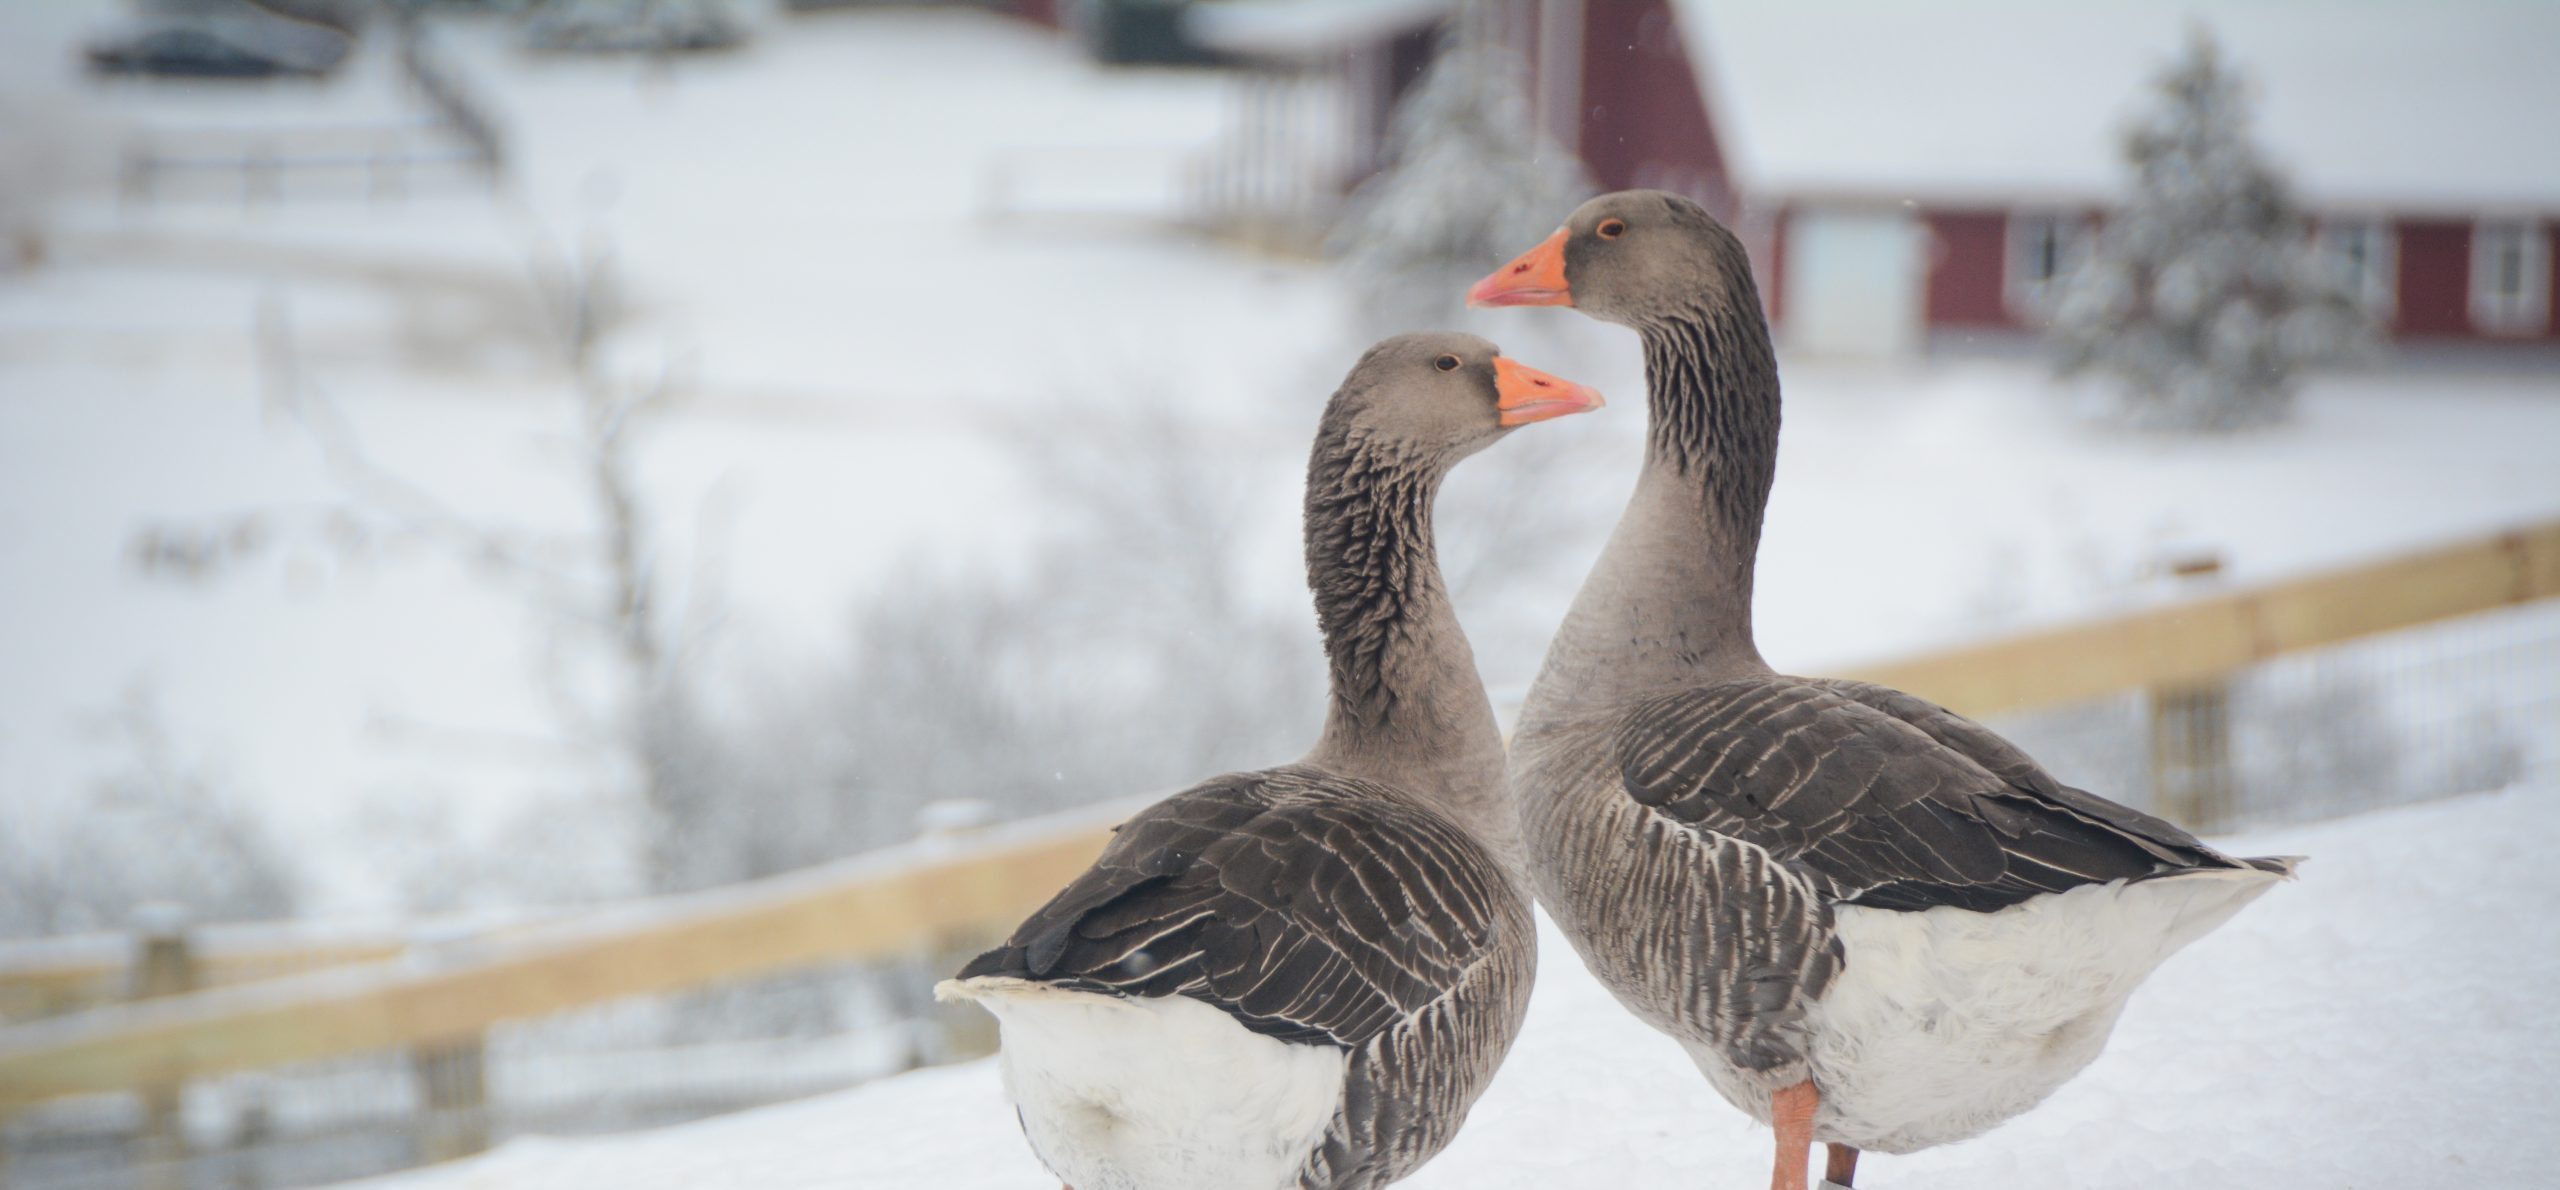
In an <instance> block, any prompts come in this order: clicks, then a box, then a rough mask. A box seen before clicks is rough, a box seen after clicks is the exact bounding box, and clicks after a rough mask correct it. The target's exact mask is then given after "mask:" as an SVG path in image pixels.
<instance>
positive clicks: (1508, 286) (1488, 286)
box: [1467, 227, 1573, 306]
mask: <svg viewBox="0 0 2560 1190" xmlns="http://www.w3.org/2000/svg"><path fill="white" fill-rule="evenodd" d="M1564 238H1565V230H1564V229H1563V228H1561V227H1559V228H1557V229H1556V234H1554V235H1551V236H1548V237H1547V238H1546V240H1545V241H1544V242H1542V243H1540V244H1539V245H1538V246H1537V247H1535V248H1531V249H1529V250H1528V251H1526V252H1523V253H1521V254H1520V256H1519V258H1518V259H1515V260H1513V261H1512V262H1511V263H1509V264H1506V265H1504V266H1502V267H1501V268H1498V269H1495V270H1494V271H1493V275H1492V276H1490V277H1487V278H1485V279H1484V280H1482V281H1478V282H1476V287H1475V288H1473V289H1470V290H1468V291H1467V304H1468V305H1470V306H1570V305H1572V304H1573V286H1571V285H1569V284H1566V282H1565V279H1564Z"/></svg>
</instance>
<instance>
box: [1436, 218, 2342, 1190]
mask: <svg viewBox="0 0 2560 1190" xmlns="http://www.w3.org/2000/svg"><path fill="white" fill-rule="evenodd" d="M1469 299H1470V301H1471V302H1472V303H1474V304H1479V305H1559V306H1573V307H1576V308H1578V309H1580V310H1582V311H1583V312H1584V313H1586V314H1589V315H1591V316H1592V317H1595V318H1601V319H1605V320H1608V321H1611V322H1616V323H1620V324H1623V325H1626V326H1628V327H1631V328H1633V329H1634V330H1635V331H1636V332H1637V333H1638V334H1639V336H1641V338H1642V340H1643V345H1644V355H1645V376H1646V388H1647V400H1648V403H1649V407H1650V408H1649V418H1650V429H1649V432H1648V435H1647V444H1646V452H1645V460H1644V467H1643V471H1642V472H1641V474H1640V476H1639V478H1638V480H1637V483H1636V491H1635V495H1634V497H1633V499H1632V500H1631V502H1630V503H1629V505H1628V508H1627V511H1626V513H1625V515H1624V517H1623V518H1622V519H1621V520H1620V522H1619V524H1618V527H1617V530H1616V532H1615V533H1614V534H1613V535H1612V536H1611V537H1610V539H1609V543H1608V546H1607V548H1606V549H1605V550H1604V551H1603V552H1602V554H1601V556H1600V559H1599V561H1598V562H1597V563H1596V564H1595V565H1594V567H1593V569H1592V572H1591V575H1590V577H1589V578H1588V579H1587V580H1586V581H1585V583H1584V584H1583V587H1582V591H1581V594H1580V595H1579V596H1578V597H1577V598H1576V599H1575V601H1574V604H1573V609H1572V611H1571V612H1570V613H1569V615H1568V616H1567V617H1566V619H1565V622H1564V624H1563V625H1562V627H1561V628H1560V629H1559V630H1558V632H1557V635H1556V638H1555V641H1554V643H1553V644H1552V645H1551V646H1550V647H1549V649H1548V653H1547V659H1546V663H1545V665H1544V667H1543V668H1542V670H1541V671H1540V673H1539V675H1538V678H1537V680H1536V681H1535V683H1534V684H1532V686H1531V687H1530V690H1529V695H1528V699H1527V702H1526V705H1525V706H1524V707H1523V709H1522V711H1521V717H1520V722H1519V726H1518V729H1517V731H1516V732H1515V734H1514V736H1513V741H1512V749H1511V781H1512V786H1513V790H1514V796H1515V797H1517V798H1518V799H1519V807H1520V815H1521V827H1522V832H1523V834H1524V836H1525V838H1526V842H1527V845H1528V847H1529V857H1530V870H1531V873H1532V876H1533V879H1534V881H1535V884H1536V888H1537V892H1538V896H1539V899H1540V901H1541V902H1542V903H1543V904H1545V905H1546V907H1547V910H1548V912H1549V913H1550V914H1551V915H1553V917H1554V918H1555V920H1556V923H1557V924H1558V925H1559V926H1561V927H1562V928H1563V931H1564V933H1565V935H1566V937H1568V938H1570V939H1571V940H1572V942H1573V945H1574V947H1575V949H1576V950H1578V951H1579V952H1580V953H1581V955H1582V958H1583V961H1584V962H1585V963H1586V964H1587V965H1588V966H1589V967H1590V968H1591V970H1592V972H1593V974H1594V975H1596V976H1597V977H1598V978H1599V979H1600V980H1601V982H1602V983H1604V984H1605V985H1607V986H1608V988H1609V989H1610V991H1611V992H1612V993H1613V994H1615V995H1616V996H1617V998H1618V999H1619V1001H1620V1002H1621V1003H1622V1004H1624V1005H1625V1006H1626V1007H1627V1008H1628V1009H1630V1010H1631V1011H1633V1012H1634V1013H1635V1014H1636V1015H1637V1016H1638V1017H1640V1018H1642V1019H1643V1020H1644V1021H1645V1022H1646V1023H1648V1024H1650V1025H1652V1026H1653V1027H1655V1028H1657V1029H1660V1030H1662V1031H1663V1032H1665V1033H1668V1034H1670V1035H1671V1036H1672V1037H1673V1038H1674V1039H1676V1040H1677V1041H1678V1042H1679V1043H1680V1044H1681V1046H1682V1047H1683V1048H1685V1049H1686V1050H1687V1051H1688V1052H1689V1054H1690V1056H1691V1058H1692V1059H1693V1060H1694V1061H1695V1062H1696V1063H1697V1065H1698V1067H1699V1069H1700V1070H1701V1071H1702V1072H1704V1073H1705V1075H1706V1076H1707V1079H1708V1081H1709V1082H1710V1083H1712V1084H1713V1085H1714V1086H1715V1088H1716V1090H1717V1091H1718V1092H1719V1093H1721V1094H1722V1095H1723V1096H1724V1097H1725V1099H1726V1100H1728V1101H1730V1102H1731V1103H1733V1104H1734V1105H1735V1106H1736V1107H1739V1108H1741V1109H1742V1110H1743V1111H1745V1112H1747V1113H1749V1114H1750V1115H1752V1116H1753V1117H1754V1118H1756V1119H1758V1120H1759V1121H1761V1122H1762V1123H1766V1124H1771V1125H1773V1126H1774V1127H1775V1128H1776V1131H1777V1155H1776V1165H1775V1169H1774V1171H1773V1174H1772V1177H1771V1185H1772V1186H1775V1187H1780V1188H1782V1190H1801V1188H1802V1187H1804V1185H1805V1184H1806V1178H1807V1171H1806V1166H1807V1163H1808V1161H1809V1158H1810V1150H1811V1146H1812V1143H1813V1141H1815V1140H1817V1139H1819V1140H1822V1141H1824V1142H1827V1143H1828V1145H1829V1149H1830V1151H1829V1159H1828V1162H1827V1168H1826V1173H1827V1176H1828V1179H1829V1181H1830V1182H1831V1183H1833V1184H1837V1185H1840V1186H1847V1185H1849V1184H1850V1182H1851V1180H1852V1178H1853V1176H1854V1174H1855V1172H1856V1166H1857V1158H1858V1153H1859V1151H1860V1150H1863V1149H1872V1150H1877V1151H1880V1152H1886V1153H1906V1152H1911V1151H1914V1150H1917V1149H1922V1148H1926V1147H1929V1146H1932V1145H1938V1144H1945V1143H1947V1142H1950V1141H1955V1140H1960V1139H1963V1138H1965V1137H1969V1136H1973V1135H1977V1134H1979V1133H1981V1132H1983V1131H1984V1130H1986V1129H1988V1128H1990V1127H1992V1126H1994V1125H1996V1124H1998V1123H2000V1122H2001V1121H2003V1120H2006V1119H2008V1118H2010V1117H2011V1116H2014V1115H2016V1114H2018V1113H2020V1112H2023V1111H2025V1110H2027V1109H2028V1108H2030V1107H2033V1106H2034V1105H2035V1104H2036V1103H2037V1102H2039V1101H2040V1100H2042V1099H2043V1098H2044V1097H2045V1096H2046V1095H2047V1094H2049V1093H2051V1092H2052V1091H2053V1090H2054V1089H2055V1088H2056V1087H2059V1086H2060V1085H2061V1084H2062V1083H2063V1082H2065V1081H2066V1080H2068V1079H2069V1078H2070V1077H2071V1076H2072V1075H2074V1074H2077V1073H2078V1072H2079V1071H2080V1070H2081V1069H2082V1068H2083V1067H2085V1066H2086V1065H2088V1063H2089V1062H2090V1061H2091V1060H2093V1059H2094V1058H2096V1057H2097V1055H2098V1052H2099V1050H2100V1049H2101V1048H2102V1047H2103V1046H2104V1045H2105V1043H2106V1039H2107V1036H2108V1034H2109V1033H2110V1032H2111V1031H2112V1030H2113V1028H2114V1026H2115V1021H2116V1017H2117V1015H2118V1014H2119V1013H2120V1012H2121V1011H2122V1010H2123V1008H2124V1004H2125V1001H2126V999H2127V997H2129V996H2130V995H2131V994H2132V992H2133V990H2134V988H2135V987H2136V986H2137V985H2138V984H2140V983H2141V982H2142V980H2143V979H2144V978H2146V977H2147V976H2148V975H2149V974H2150V973H2151V971H2152V970H2153V969H2154V968H2155V967H2157V966H2158V965H2159V963H2160V962H2161V961H2162V960H2164V959H2166V958H2167V957H2168V956H2169V955H2170V954H2172V953H2174V952H2175V951H2177V950H2178V949H2179V948H2180V947H2182V946H2184V945H2186V944H2187V943H2189V942H2191V941H2193V940H2195V939H2196V938H2198V937H2200V936H2202V935H2203V934H2204V933H2206V932H2207V931H2209V930H2211V929H2213V928H2214V927H2216V926H2218V925H2220V924H2221V923H2222V922H2223V921H2225V920H2226V919H2228V918H2229V917H2230V916H2231V915H2232V914H2233V913H2236V912H2238V911H2239V909H2240V908H2241V907H2242V906H2244V905H2246V904H2247V903H2248V902H2249V901H2251V900H2252V899H2254V898H2256V897H2257V896H2258V895H2259V894H2261V893H2263V892H2265V891H2266V890H2267V888H2268V887H2270V886H2271V885H2272V884H2273V883H2274V882H2276V881H2277V880H2279V879H2282V878H2284V877H2286V876H2289V875H2290V874H2291V872H2292V869H2293V864H2294V860H2292V859H2289V858H2286V859H2247V860H2235V859H2232V858H2230V857H2228V856H2225V855H2223V854H2221V853H2219V852H2217V851H2215V850H2213V849H2212V848H2210V847H2207V846H2205V845H2204V844H2202V843H2200V842H2198V841H2196V839H2195V838H2194V837H2193V836H2191V835H2189V834H2187V833H2186V832H2185V831H2182V830H2179V829H2178V828H2177V827H2175V826H2172V825H2170V824H2169V823H2166V822H2163V821H2161V820H2160V819H2158V818H2154V817H2152V816H2150V815H2147V814H2143V813H2140V812H2138V811H2135V810H2132V809H2128V808H2126V807H2124V806H2120V805H2117V804H2115V803H2113V802H2110V801H2108V800H2106V799H2104V798H2101V797H2098V796H2096V795H2093V794H2090V793H2086V792H2083V791H2081V790H2077V789H2073V788H2071V787H2069V786H2067V785H2063V784H2062V783H2060V782H2058V781H2056V780H2054V778H2053V777H2052V776H2051V775H2050V774H2048V773H2046V772H2045V770H2044V769H2043V768H2042V767H2040V766H2038V765H2037V764H2036V762H2035V761H2033V760H2031V759H2029V758H2028V757H2027V755H2026V754H2025V753H2023V752H2021V751H2020V750H2019V749H2018V748H2017V747H2016V746H2015V745H2013V744H2011V743H2009V742H2008V741H2007V740H2004V739H2002V738H2000V737H1999V736H1998V735H1995V734H1993V733H1992V732H1990V731H1988V730H1986V729H1984V728H1982V727H1981V726H1979V725H1977V724H1975V723H1973V722H1971V721H1970V720H1967V719H1965V718H1963V717H1961V716H1958V715H1956V714H1954V713H1952V712H1950V711H1948V710H1946V709H1945V708H1943V707H1940V706H1937V705H1935V704H1933V703H1930V702H1928V701H1925V700H1923V699H1920V698H1916V697H1914V696H1912V695H1909V694H1905V693H1902V692H1900V691H1897V690H1892V689H1888V688H1886V687H1883V686H1877V685H1873V684H1870V683H1865V682H1852V681H1841V680H1836V679H1819V678H1799V677H1789V676H1785V675H1782V674H1778V673H1775V672H1772V671H1771V670H1770V668H1769V666H1768V664H1767V663H1766V662H1764V661H1763V660H1762V659H1761V657H1760V652H1759V648H1758V646H1757V645H1756V644H1754V642H1753V640H1752V632H1751V586H1752V574H1753V567H1754V557H1755V555H1756V553H1757V551H1758V548H1759V541H1760V527H1761V515H1762V512H1763V510H1764V509H1765V507H1766V505H1767V501H1768V497H1769V488H1770V484H1771V482H1772V480H1773V478H1774V476H1775V473H1776V463H1777V446H1778V406H1779V397H1778V375H1777V364H1776V360H1775V357H1774V354H1773V352H1772V350H1771V347H1770V342H1769V330H1768V324H1767V321H1766V320H1765V318H1764V317H1763V315H1762V313H1761V306H1760V299H1759V294H1758V291H1757V290H1756V288H1755V287H1754V286H1753V284H1752V279H1751V266H1750V261H1749V258H1748V257H1747V256H1746V254H1745V253H1744V251H1743V247H1742V244H1741V243H1740V241H1738V240H1737V239H1735V237H1734V236H1733V234H1732V233H1731V232H1729V231H1727V230H1726V229H1725V228H1724V226H1723V225H1721V224H1719V223H1718V222H1716V220H1715V219H1714V218H1712V217H1711V216H1709V215H1708V214H1707V212H1706V211H1705V210H1704V209H1702V208H1700V207H1699V206H1698V205H1697V204H1695V203H1692V202H1690V201H1688V200H1687V199H1683V198H1679V197H1677V196H1674V195H1669V194H1664V193H1660V192H1653V191H1627V192H1622V193H1618V194H1610V195H1603V196H1601V197H1599V198H1596V199H1593V200H1591V201H1590V202H1588V203H1586V204H1584V205H1583V206H1582V207H1581V208H1580V209H1579V210H1577V211H1575V212H1574V214H1573V217H1572V218H1571V219H1569V220H1567V221H1566V223H1565V225H1564V226H1563V227H1562V228H1560V229H1559V230H1557V232H1556V233H1555V234H1554V235H1553V236H1551V237H1549V238H1548V239H1547V240H1546V241H1545V242H1544V243H1542V244H1539V245H1538V246H1537V247H1535V248H1532V249H1531V250H1529V251H1528V252H1527V253H1524V254H1523V255H1522V256H1521V257H1519V258H1518V259H1516V260H1514V261H1512V262H1511V263H1509V264H1507V265H1505V266H1503V267H1502V268H1501V269H1499V270H1496V271H1495V272H1494V273H1493V274H1492V275H1490V276H1488V277H1486V278H1485V279H1484V280H1483V281H1482V282H1479V283H1478V284H1477V285H1476V287H1475V289H1474V290H1473V291H1472V292H1471V293H1470V294H1469Z"/></svg>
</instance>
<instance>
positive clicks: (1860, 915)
mask: <svg viewBox="0 0 2560 1190" xmlns="http://www.w3.org/2000/svg"><path fill="white" fill-rule="evenodd" d="M2281 879H2282V877H2280V876H2278V875H2275V874H2273V873H2269V872H2260V871H2255V870H2236V871H2235V870H2227V869H2202V870H2197V871H2193V872H2187V873H2182V874H2179V875H2175V876H2167V877H2160V878H2154V879H2149V880H2137V881H2117V882H2115V883H2111V884H2094V885H2084V886H2082V887H2079V888H2075V889H2071V890H2069V891H2067V892H2062V893H2052V894H2047V895H2044V896H2039V897H2036V898H2033V899H2031V900H2028V901H2025V902H2022V903H2020V904H2017V905H2013V906H2010V907H2009V908H2006V909H2002V910H2000V911H1998V912H1995V913H1974V912H1968V911H1966V910H1961V909H1953V908H1939V909H1930V910H1925V911H1921V912H1896V911H1892V910H1884V909H1867V908H1861V907H1859V906H1855V905H1843V906H1839V907H1837V909H1836V910H1835V920H1836V922H1837V929H1838V932H1839V938H1840V942H1841V945H1842V947H1843V948H1844V951H1845V955H1846V961H1845V964H1844V965H1843V967H1842V970H1841V973H1840V977H1839V978H1838V979H1837V980H1836V981H1834V982H1833V984H1832V986H1831V987H1830V988H1829V989H1828V990H1827V991H1826V992H1825V994H1824V995H1823V997H1822V998H1821V999H1820V1000H1818V1001H1816V1002H1814V1003H1813V1004H1812V1005H1811V1006H1810V1008H1809V1009H1808V1010H1807V1012H1806V1021H1805V1023H1806V1026H1807V1029H1808V1032H1809V1034H1810V1052H1809V1054H1808V1055H1807V1057H1808V1062H1809V1065H1810V1066H1811V1067H1812V1071H1813V1077H1814V1082H1815V1085H1817V1086H1819V1087H1820V1088H1822V1109H1821V1112H1820V1114H1819V1115H1817V1116H1816V1117H1815V1120H1814V1135H1815V1136H1816V1137H1818V1138H1820V1139H1822V1140H1826V1141H1834V1142H1838V1143H1842V1144H1849V1145H1854V1146H1856V1147H1858V1148H1860V1149H1865V1150H1869V1151H1873V1152H1879V1153H1908V1152H1912V1151H1915V1150H1918V1149H1923V1148H1927V1147H1930V1146H1932V1145H1940V1144H1946V1143H1949V1142H1951V1141H1957V1140H1962V1139H1964V1138H1966V1137H1970V1136H1974V1135H1978V1134H1980V1133H1981V1132H1983V1131H1985V1130H1987V1129H1989V1128H1991V1127H1992V1126H1994V1125H1996V1124H1999V1123H2000V1122H2001V1121H2003V1120H2007V1119H2009V1118H2011V1117H2013V1116H2016V1115H2018V1114H2019V1113H2021V1112H2024V1111H2026V1110H2027V1109H2028V1108H2031V1107H2033V1106H2035V1105H2036V1104H2037V1103H2039V1102H2041V1101H2042V1100H2043V1099H2044V1097H2045V1096H2047V1095H2049V1094H2052V1093H2053V1091H2054V1090H2055V1089H2056V1088H2058V1087H2060V1086H2061V1085H2062V1084H2063V1083H2064V1082H2066V1081H2068V1080H2069V1079H2070V1078H2071V1076H2073V1075H2075V1074H2077V1073H2079V1072H2080V1070H2081V1068H2083V1067H2085V1066H2087V1065H2088V1064H2089V1063H2090V1062H2091V1061H2093V1060H2095V1059H2096V1058H2097V1056H2098V1053H2099V1051H2100V1050H2102V1049H2104V1048H2105V1046H2106V1041H2107V1036H2108V1034H2109V1033H2111V1032H2112V1031H2113V1030H2114V1028H2115V1023H2116V1017H2117V1016H2118V1015H2119V1014H2120V1013H2122V1012H2123V1011H2124V1006H2125V1001H2126V1000H2127V999H2128V998H2129V997H2131V996H2132V994H2133V991H2134V989H2135V988H2136V987H2138V986H2140V984H2141V983H2142V981H2143V979H2144V978H2146V977H2147V976H2149V975H2150V974H2151V972H2152V970H2153V969H2154V968H2157V967H2158V966H2159V965H2160V963H2161V962H2162V961H2163V960H2165V959H2167V958H2168V957H2169V956H2170V955H2172V954H2175V953H2177V951H2178V950H2179V949H2180V948H2181V947H2184V946H2185V945H2187V944H2188V943H2189V942H2192V941H2194V940H2196V939H2197V938H2199V937H2202V936H2203V935H2204V934H2205V933H2206V932H2207V931H2210V930H2212V929H2213V928H2214V927H2216V926H2218V925H2221V924H2222V923H2223V922H2224V921H2225V920H2227V919H2229V918H2230V916H2231V915H2232V914H2234V913H2236V912H2238V911H2239V910H2240V908H2241V907H2242V906H2244V905H2247V904H2248V903H2249V902H2250V901H2252V900H2255V899H2256V898H2257V896H2258V895H2259V894H2260V893H2263V892H2265V891H2266V890H2267V889H2269V888H2271V887H2273V886H2274V885H2275V884H2276V883H2277V882H2278V881H2279V880H2281ZM1687 1048H1688V1049H1689V1050H1690V1056H1691V1057H1692V1058H1693V1059H1694V1060H1696V1061H1697V1062H1698V1064H1699V1066H1700V1068H1701V1069H1702V1070H1703V1071H1704V1072H1705V1073H1706V1075H1707V1077H1708V1079H1709V1081H1711V1082H1713V1083H1714V1084H1715V1085H1716V1087H1717V1089H1718V1090H1719V1091H1722V1092H1724V1094H1725V1096H1726V1098H1727V1099H1729V1100H1732V1101H1733V1102H1734V1105H1735V1106H1737V1107H1740V1108H1742V1109H1743V1110H1745V1111H1748V1112H1751V1113H1752V1115H1754V1116H1755V1117H1757V1118H1759V1119H1761V1120H1763V1121H1766V1119H1767V1118H1768V1113H1769V1107H1768V1103H1767V1100H1766V1098H1765V1096H1761V1095H1758V1094H1757V1093H1756V1092H1749V1091H1747V1088H1749V1087H1750V1086H1751V1084H1750V1083H1749V1082H1748V1080H1745V1079H1743V1078H1742V1077H1741V1076H1740V1075H1739V1074H1738V1073H1737V1072H1734V1071H1731V1070H1729V1069H1718V1067H1720V1066H1722V1065H1723V1062H1722V1060H1721V1059H1720V1058H1718V1057H1716V1056H1715V1055H1714V1054H1713V1053H1712V1051H1709V1050H1705V1049H1702V1048H1701V1047H1699V1046H1695V1045H1692V1046H1689V1047H1687ZM1738 1092H1743V1094H1740V1095H1739V1096H1738V1094H1737V1093H1738Z"/></svg>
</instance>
